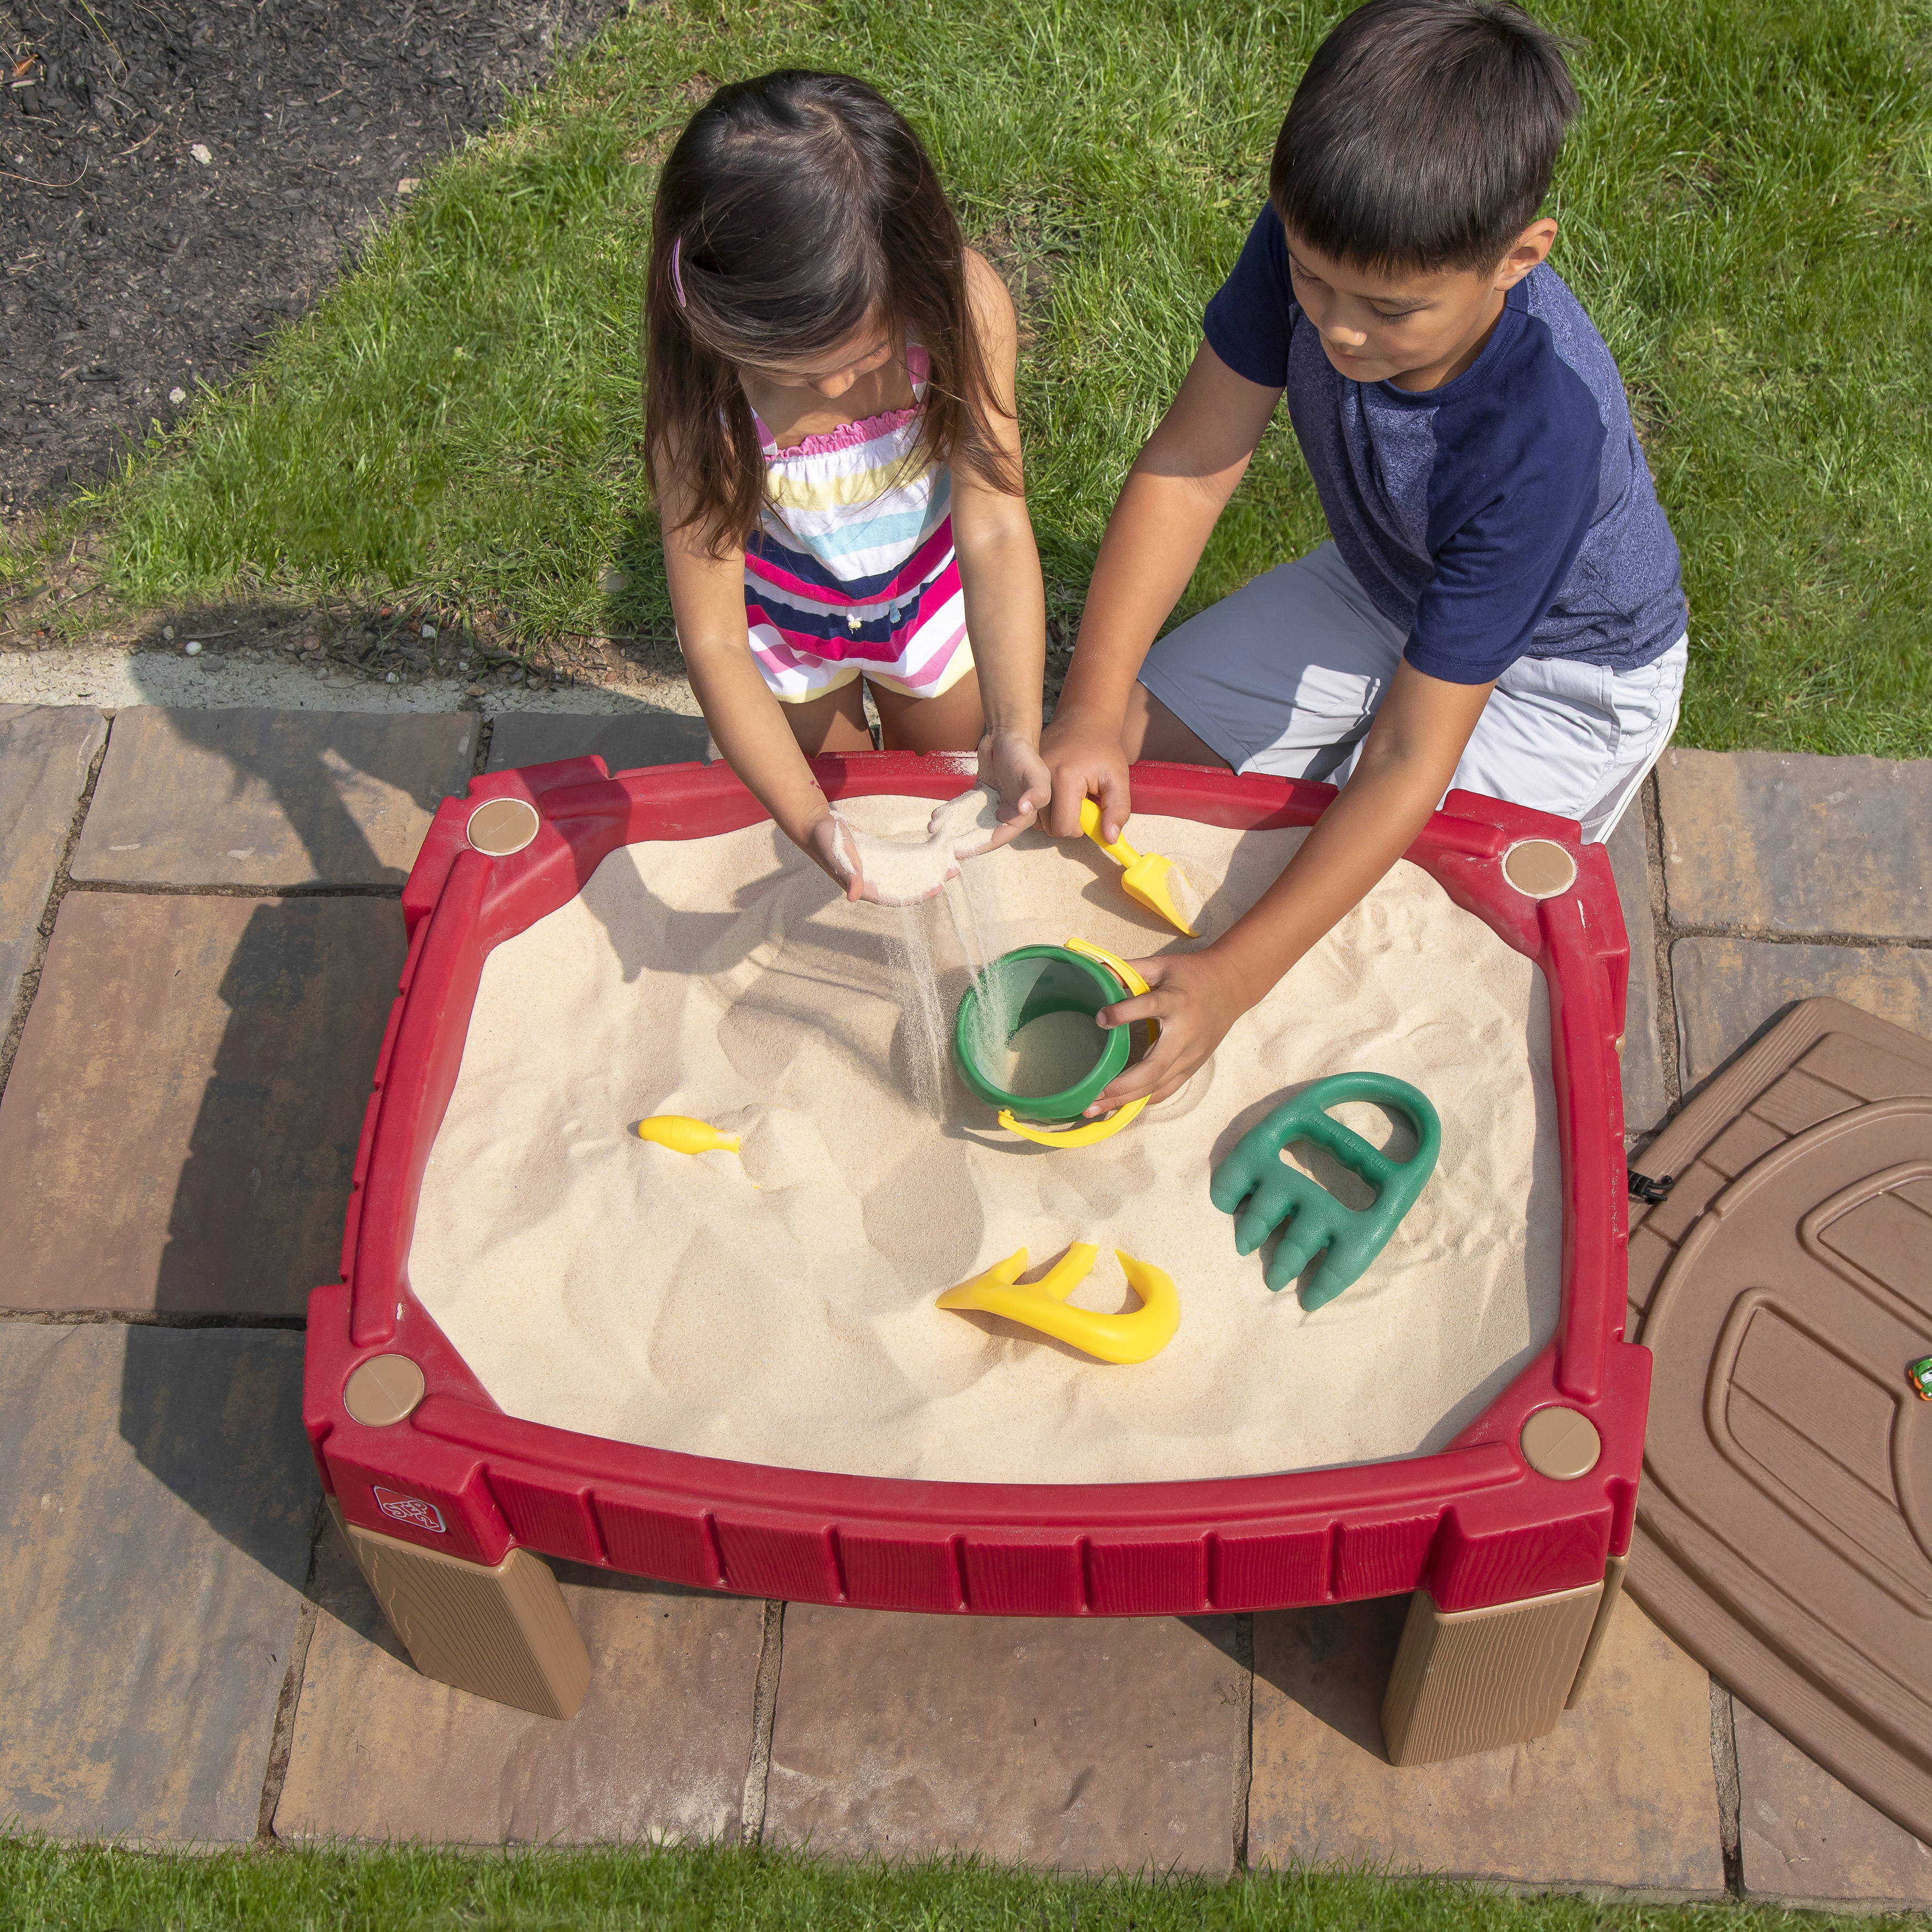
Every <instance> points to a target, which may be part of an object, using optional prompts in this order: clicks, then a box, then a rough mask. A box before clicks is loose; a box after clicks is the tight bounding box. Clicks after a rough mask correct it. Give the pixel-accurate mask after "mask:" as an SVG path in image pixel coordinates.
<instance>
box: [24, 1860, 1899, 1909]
mask: <svg viewBox="0 0 1932 1932" xmlns="http://www.w3.org/2000/svg"><path fill="white" fill-rule="evenodd" d="M1881 1922H1884V1921H1876V1920H1874V1919H1873V1918H1870V1917H1861V1918H1843V1917H1839V1916H1837V1915H1832V1916H1829V1917H1828V1916H1825V1915H1818V1914H1813V1913H1796V1912H1786V1911H1783V1910H1781V1909H1777V1908H1775V1907H1768V1906H1760V1907H1750V1906H1737V1905H1703V1906H1654V1905H1645V1906H1637V1905H1630V1904H1601V1905H1599V1904H1594V1903H1592V1902H1590V1901H1589V1900H1587V1899H1583V1898H1579V1897H1563V1898H1511V1897H1505V1896H1504V1895H1502V1894H1499V1893H1497V1892H1495V1891H1488V1890H1486V1889H1484V1888H1481V1887H1479V1886H1475V1885H1452V1884H1443V1883H1435V1882H1430V1881H1427V1880H1409V1879H1403V1880H1394V1879H1383V1878H1380V1877H1378V1876H1374V1875H1373V1874H1367V1873H1286V1874H1282V1875H1279V1876H1277V1875H1276V1874H1274V1873H1266V1874H1262V1875H1259V1876H1251V1877H1248V1878H1245V1879H1236V1880H1235V1881H1233V1882H1226V1883H1223V1882H1210V1881H1208V1880H1205V1879H1165V1880H1156V1881H1152V1882H1149V1881H1146V1880H1142V1879H1074V1878H1061V1877H1058V1876H1051V1875H1048V1874H1044V1873H1040V1874H1036V1873H1022V1872H1016V1871H1013V1870H1005V1869H1002V1868H1000V1867H994V1866H990V1865H986V1864H979V1863H977V1862H971V1861H966V1862H957V1863H931V1864H916V1865H898V1866H882V1865H877V1864H871V1865H859V1866H849V1865H847V1866H840V1865H832V1864H822V1863H820V1862H817V1861H814V1860H811V1859H809V1858H805V1857H803V1856H801V1855H795V1854H791V1853H787V1852H766V1851H758V1850H743V1851H740V1850H736V1849H732V1850H725V1849H658V1850H650V1849H638V1850H631V1851H591V1852H549V1851H538V1852H528V1851H520V1852H503V1853H497V1852H481V1853H468V1852H450V1851H431V1850H424V1849H418V1848H415V1847H402V1848H398V1849H356V1850H346V1849H345V1850H336V1849H321V1850H314V1851H302V1852H223V1853H220V1854H218V1855H212V1856H207V1855H198V1854H196V1853H194V1852H175V1853H172V1854H169V1853H159V1854H149V1853H143V1852H126V1851H115V1850H110V1849H104V1848H102V1847H99V1846H58V1845H55V1844H51V1843H47V1842H46V1841H36V1840H16V1841H0V1925H5V1927H7V1928H9V1932H14V1928H18V1932H41V1928H43V1927H45V1928H52V1927H60V1928H62V1932H145V1928H147V1927H157V1928H158V1927H167V1928H168V1932H203V1928H206V1929H207V1932H216V1928H220V1932H226V1928H229V1927H265V1928H272V1932H308V1928H311V1927H314V1928H317V1932H320V1928H323V1927H329V1928H331V1932H405V1928H413V1927H439V1928H442V1927H446V1928H449V1932H458V1928H469V1927H478V1928H481V1927H504V1928H515V1932H526V1928H527V1929H528V1932H537V1928H539V1927H542V1928H550V1927H573V1928H575V1927H597V1928H600V1932H601V1928H609V1929H610V1932H618V1928H620V1927H622V1928H626V1932H628V1928H632V1927H643V1926H648V1927H652V1932H658V1928H663V1932H685V1928H691V1932H695V1928H698V1927H718V1928H732V1932H737V1928H743V1932H766V1929H767V1928H769V1932H781V1928H782V1932H808V1928H810V1932H864V1929H865V1928H871V1927H916V1928H918V1932H982V1928H983V1932H1063V1928H1064V1932H1277V1928H1278V1929H1279V1932H1316V1928H1318V1927H1336V1928H1338V1932H1448V1928H1450V1927H1472V1928H1476V1929H1477V1932H1595V1928H1598V1927H1601V1928H1604V1932H1613V1928H1614V1929H1615V1932H1640V1928H1641V1932H1770V1928H1772V1927H1792V1928H1794V1929H1795V1928H1797V1927H1814V1928H1817V1932H1823V1928H1826V1927H1846V1928H1849V1927H1853V1926H1856V1927H1870V1926H1873V1925H1874V1924H1879V1923H1881ZM1893 1922H1896V1921H1893ZM1920 1922H1921V1923H1922V1922H1923V1921H1920Z"/></svg>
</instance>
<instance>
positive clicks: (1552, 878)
mask: <svg viewBox="0 0 1932 1932" xmlns="http://www.w3.org/2000/svg"><path fill="white" fill-rule="evenodd" d="M1503 877H1505V878H1506V879H1507V880H1508V881H1509V882H1510V883H1511V885H1513V886H1515V888H1516V889H1517V891H1518V892H1526V893H1527V894H1528V895H1529V897H1530V898H1533V899H1553V898H1556V896H1557V895H1559V893H1562V892H1568V890H1569V889H1570V888H1571V886H1574V884H1575V883H1577V861H1576V860H1575V859H1574V858H1572V857H1571V855H1570V854H1569V853H1568V852H1566V851H1565V850H1564V849H1563V847H1562V846H1561V845H1559V844H1556V841H1554V840H1553V839H1549V838H1523V839H1519V840H1518V841H1517V843H1516V844H1514V845H1512V846H1511V847H1510V848H1509V850H1508V851H1507V852H1505V853H1504V854H1503Z"/></svg>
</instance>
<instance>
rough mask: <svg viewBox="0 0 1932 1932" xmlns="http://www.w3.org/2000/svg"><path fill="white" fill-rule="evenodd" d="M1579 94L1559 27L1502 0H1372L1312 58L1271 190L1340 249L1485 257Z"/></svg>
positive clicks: (1527, 199) (1363, 256)
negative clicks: (1553, 29) (1560, 41)
mask: <svg viewBox="0 0 1932 1932" xmlns="http://www.w3.org/2000/svg"><path fill="white" fill-rule="evenodd" d="M1576 114H1577V90H1576V89H1575V87H1574V86H1573V85H1572V84H1571V79H1570V71H1569V69H1568V67H1567V66H1566V65H1565V62H1564V59H1563V53H1562V49H1561V47H1560V46H1559V45H1558V43H1557V41H1556V36H1555V35H1554V34H1552V33H1551V32H1550V31H1549V30H1548V29H1547V28H1545V27H1542V26H1539V25H1538V23H1536V22H1535V21H1534V20H1532V19H1531V18H1530V17H1529V15H1528V14H1527V13H1525V12H1524V11H1523V9H1522V8H1521V7H1518V6H1516V5H1512V4H1511V0H1369V4H1368V5H1367V6H1365V7H1358V8H1357V9H1356V10H1355V12H1354V13H1351V14H1349V17H1347V18H1346V20H1343V22H1342V23H1341V24H1340V26H1337V28H1335V29H1334V31H1333V32H1332V33H1331V34H1329V36H1328V38H1327V39H1326V40H1324V41H1323V42H1322V44H1321V46H1319V48H1318V49H1316V54H1315V58H1313V60H1312V61H1310V62H1309V64H1308V71H1307V73H1306V74H1304V75H1303V76H1302V77H1301V86H1299V87H1298V88H1297V89H1295V99H1294V101H1293V102H1292V104H1291V105H1290V106H1289V110H1288V118H1287V119H1286V121H1283V123H1282V128H1281V135H1280V139H1278V140H1277V142H1275V146H1274V162H1273V163H1272V164H1271V166H1270V168H1269V169H1268V194H1269V198H1270V199H1271V200H1272V201H1273V202H1274V206H1275V209H1276V211H1277V213H1278V214H1280V216H1281V218H1282V220H1283V221H1284V222H1285V223H1286V224H1287V226H1288V228H1289V230H1290V232H1291V233H1293V234H1295V235H1296V236H1299V237H1300V238H1301V239H1302V240H1304V241H1305V242H1307V244H1308V245H1309V246H1310V247H1311V248H1317V249H1319V250H1320V251H1321V252H1322V254H1325V255H1327V256H1330V257H1333V258H1334V260H1337V261H1343V262H1348V263H1352V264H1354V265H1355V266H1357V267H1358V268H1364V269H1382V270H1388V269H1418V270H1423V271H1427V270H1432V269H1476V270H1478V271H1479V272H1480V271H1487V270H1488V269H1493V268H1494V267H1495V266H1496V264H1497V263H1499V261H1501V260H1502V257H1503V255H1504V253H1505V251H1506V250H1507V249H1508V247H1509V245H1510V244H1511V242H1514V240H1515V239H1516V238H1517V236H1519V235H1520V234H1521V233H1523V229H1526V228H1527V227H1528V226H1529V224H1530V223H1532V221H1534V220H1535V219H1536V214H1537V211H1538V208H1541V206H1542V205H1543V197H1544V195H1545V194H1546V193H1548V192H1549V188H1550V174H1551V172H1552V171H1553V169H1554V168H1555V167H1556V151H1557V150H1558V148H1560V147H1561V146H1562V145H1563V136H1564V132H1565V129H1567V128H1568V126H1569V124H1570V123H1571V121H1572V120H1574V118H1575V117H1576Z"/></svg>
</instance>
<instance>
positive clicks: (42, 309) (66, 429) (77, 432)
mask: <svg viewBox="0 0 1932 1932" xmlns="http://www.w3.org/2000/svg"><path fill="white" fill-rule="evenodd" d="M611 6H612V0H547V4H546V3H545V0H446V4H443V5H434V4H425V0H394V4H383V0H259V4H258V3H257V0H192V4H190V0H0V52H4V53H5V60H6V65H7V74H6V76H5V78H6V80H7V83H8V85H7V86H5V87H4V88H0V130H4V141H0V263H4V267H5V274H4V275H0V338H4V340H5V344H6V353H5V356H4V357H0V521H4V522H7V523H11V522H13V521H14V520H17V519H18V518H20V517H21V516H22V515H23V514H25V513H26V512H28V511H31V509H33V508H35V507H36V506H37V505H43V504H44V503H45V502H46V501H47V500H48V499H49V495H50V494H51V493H58V492H59V491H60V490H62V489H63V488H64V487H66V486H68V485H69V484H72V483H74V482H76V481H83V480H85V479H87V478H92V477H95V476H98V475H101V474H102V473H104V472H105V471H106V470H107V468H108V466H110V464H111V463H112V461H113V458H114V456H115V453H116V452H118V451H119V450H120V449H122V448H124V446H125V441H126V439H127V437H129V436H130V435H131V436H139V435H140V434H142V433H143V432H144V431H145V430H146V429H147V428H148V425H149V423H150V422H154V421H157V420H158V421H160V422H167V421H168V420H169V418H170V416H172V413H173V411H174V409H175V407H176V406H175V404H172V402H171V401H170V400H169V398H170V397H171V395H172V393H173V392H175V390H177V389H178V390H180V391H181V392H182V394H183V395H184V396H192V395H193V392H194V386H195V384H196V382H198V381H202V382H208V383H220V382H221V381H222V380H224V379H225V378H226V377H229V376H230V375H232V374H233V373H234V371H236V369H237V368H239V367H241V366H242V364H243V363H244V362H246V360H247V359H248V356H249V353H250V352H251V350H252V349H253V348H254V346H255V344H257V342H259V341H260V340H261V339H262V338H263V337H264V335H266V333H267V332H269V330H271V329H272V328H273V327H274V326H275V323H276V322H277V320H278V319H281V318H285V317H290V316H294V315H297V314H301V313H302V311H304V310H305V309H306V308H308V306H309V305H310V304H311V302H313V301H314V299H315V297H316V296H317V293H318V292H319V291H320V290H321V289H322V288H323V287H324V286H325V285H326V284H327V283H328V282H329V280H330V279H331V278H332V277H333V276H334V275H335V274H336V273H337V272H338V269H340V268H341V266H343V264H344V260H345V258H346V257H347V254H348V253H349V251H350V250H351V249H352V248H353V245H354V242H355V240H356V236H358V235H359V233H362V231H363V230H364V229H365V227H366V226H367V225H368V223H369V222H370V221H371V220H372V219H373V218H374V217H376V216H377V215H379V214H380V212H381V211H382V210H383V208H384V207H385V206H386V205H387V204H388V203H389V202H392V201H393V200H394V199H395V197H396V196H397V194H398V192H399V191H400V192H407V187H403V188H401V189H400V190H399V187H398V184H408V183H412V182H413V181H414V180H415V179H416V178H418V177H419V176H420V175H422V172H423V171H424V169H425V168H426V167H428V165H429V164H430V163H431V162H432V161H433V160H435V159H436V157H437V156H438V155H439V154H441V153H443V151H446V149H448V148H450V147H451V146H452V145H454V144H455V142H458V140H460V139H461V138H462V136H463V133H465V132H466V130H471V129H476V128H480V127H484V126H485V125H487V124H488V123H489V122H490V121H491V120H492V119H493V118H494V117H495V116H496V114H497V113H499V111H500V109H501V107H502V101H503V98H504V95H505V92H506V91H508V90H511V89H521V88H525V87H527V86H529V85H530V83H532V81H534V80H536V79H537V78H538V76H539V74H541V72H542V71H543V70H544V68H545V67H546V65H547V64H548V62H550V60H551V59H552V58H553V57H554V56H555V55H556V54H558V53H559V52H567V51H568V50H569V49H572V48H574V46H577V45H580V43H582V42H583V40H585V39H586V37H588V36H589V34H590V33H591V32H592V31H593V30H594V29H595V27H596V26H598V24H599V23H600V22H601V21H602V20H604V18H605V17H607V14H608V13H610V10H611ZM203 155H205V156H206V157H207V158H206V159H205V160H203V159H202V156H203Z"/></svg>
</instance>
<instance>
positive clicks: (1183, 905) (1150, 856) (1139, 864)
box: [1080, 798, 1201, 939]
mask: <svg viewBox="0 0 1932 1932" xmlns="http://www.w3.org/2000/svg"><path fill="white" fill-rule="evenodd" d="M1080 829H1081V830H1082V832H1085V833H1086V835H1088V838H1091V839H1092V840H1093V841H1094V844H1097V846H1099V847H1100V850H1102V851H1103V852H1104V853H1106V855H1107V856H1108V857H1109V858H1110V859H1112V860H1113V861H1114V862H1115V864H1116V865H1124V866H1125V867H1126V868H1127V870H1126V871H1124V873H1123V874H1121V887H1122V889H1124V891H1125V892H1126V893H1127V896H1128V898H1130V899H1133V900H1135V901H1137V902H1138V903H1139V904H1142V905H1144V906H1145V907H1147V909H1148V911H1149V912H1152V913H1159V914H1160V916H1161V917H1162V918H1163V919H1166V921H1167V922H1168V924H1169V925H1170V926H1178V928H1179V929H1181V932H1184V933H1186V934H1187V936H1188V938H1190V939H1193V938H1196V936H1197V935H1196V932H1195V930H1194V921H1195V920H1196V919H1198V918H1199V917H1200V916H1201V905H1200V901H1199V898H1198V897H1197V896H1196V894H1195V892H1194V889H1193V887H1192V886H1190V885H1189V884H1188V883H1187V874H1185V873H1184V872H1183V871H1181V868H1180V867H1179V866H1178V865H1176V864H1175V862H1174V861H1173V860H1172V859H1163V857H1162V856H1160V853H1158V852H1136V850H1134V848H1133V847H1132V846H1131V845H1130V844H1128V843H1127V841H1126V840H1125V839H1124V838H1116V839H1115V841H1114V842H1113V843H1112V844H1111V845H1110V844H1108V843H1107V841H1106V839H1104V838H1102V837H1101V836H1100V806H1099V805H1097V804H1095V802H1094V800H1093V799H1091V798H1083V799H1082V800H1081V801H1080Z"/></svg>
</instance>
